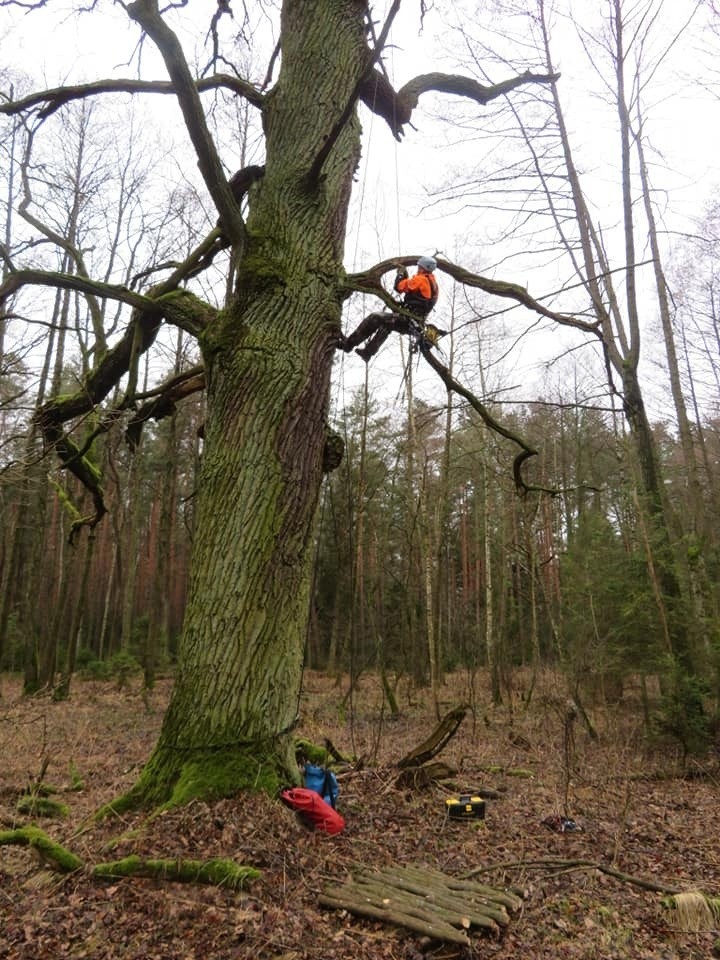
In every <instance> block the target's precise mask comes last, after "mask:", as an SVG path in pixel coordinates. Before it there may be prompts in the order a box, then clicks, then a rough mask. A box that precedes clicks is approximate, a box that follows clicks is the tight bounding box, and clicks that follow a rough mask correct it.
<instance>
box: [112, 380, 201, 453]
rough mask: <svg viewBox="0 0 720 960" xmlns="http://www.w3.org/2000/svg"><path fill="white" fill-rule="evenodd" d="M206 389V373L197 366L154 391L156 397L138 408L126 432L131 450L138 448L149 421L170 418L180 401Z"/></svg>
mask: <svg viewBox="0 0 720 960" xmlns="http://www.w3.org/2000/svg"><path fill="white" fill-rule="evenodd" d="M204 389H205V371H204V369H203V368H202V367H199V366H197V367H193V368H192V369H191V370H185V371H184V372H183V373H180V374H178V375H177V376H176V377H173V378H172V379H171V380H168V381H166V383H164V384H162V386H160V387H158V389H157V390H155V391H153V394H154V396H153V397H152V398H151V399H149V400H148V402H147V403H144V404H143V405H142V406H141V407H139V408H138V410H137V412H136V414H135V416H134V417H133V418H132V420H131V421H130V423H129V424H128V425H127V428H126V430H125V439H126V440H127V443H128V446H129V447H130V449H131V450H135V449H136V448H137V446H138V444H139V443H140V435H141V433H142V428H143V425H144V424H145V423H147V421H148V420H156V421H157V420H162V419H163V418H164V417H169V416H170V415H171V414H173V413H174V412H175V409H176V407H177V404H178V403H179V401H181V400H184V399H185V398H186V397H189V396H191V395H192V394H193V393H198V392H199V391H200V390H204Z"/></svg>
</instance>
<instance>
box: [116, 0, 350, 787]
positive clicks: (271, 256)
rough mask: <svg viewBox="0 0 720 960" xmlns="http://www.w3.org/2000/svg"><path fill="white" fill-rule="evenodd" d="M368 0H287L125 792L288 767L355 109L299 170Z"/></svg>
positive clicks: (314, 144)
mask: <svg viewBox="0 0 720 960" xmlns="http://www.w3.org/2000/svg"><path fill="white" fill-rule="evenodd" d="M363 7H364V4H361V3H357V2H354V0H333V2H331V3H328V2H327V0H303V2H299V0H294V2H286V3H285V5H284V11H283V24H282V29H283V62H282V68H281V72H280V76H279V78H278V82H277V84H276V87H275V89H274V90H273V92H272V94H270V95H268V100H267V103H266V107H265V110H264V125H265V133H266V137H267V156H266V164H265V176H264V178H263V180H262V181H261V183H260V184H258V186H257V187H256V188H255V193H254V194H253V196H252V197H251V206H250V214H249V218H248V223H247V240H246V244H245V247H244V249H243V250H242V251H241V254H240V258H239V267H238V288H237V289H238V295H237V298H236V299H235V300H234V302H232V303H231V304H230V305H229V306H228V307H227V309H226V310H225V311H224V313H222V314H221V315H220V318H219V323H218V325H217V326H216V327H215V328H213V329H209V330H208V331H207V335H206V337H205V339H204V342H203V352H204V357H205V362H206V368H207V420H206V427H205V448H204V453H203V463H202V469H201V478H200V489H199V495H198V507H197V509H198V513H197V522H196V525H195V530H196V536H195V542H194V553H193V571H192V577H191V585H190V595H189V601H188V608H187V614H186V619H185V626H184V632H183V637H182V640H181V656H180V666H179V670H178V675H177V678H176V681H175V686H174V690H173V695H172V700H171V703H170V706H169V709H168V712H167V714H166V717H165V721H164V725H163V729H162V732H161V735H160V739H159V742H158V744H157V747H156V750H155V753H154V755H153V756H152V757H151V759H150V761H149V763H148V765H147V767H146V768H145V770H144V771H143V774H142V776H141V779H140V781H139V783H138V784H137V786H136V788H135V789H134V790H133V792H132V794H131V795H130V796H129V797H128V798H126V801H134V800H140V801H145V802H162V801H166V800H170V801H171V802H182V801H184V800H187V799H189V798H190V797H191V796H213V795H215V796H217V795H227V794H230V793H232V792H235V791H237V790H238V789H240V788H241V787H247V786H250V787H266V788H268V789H272V788H274V786H275V785H276V784H277V782H278V778H283V779H287V778H289V777H292V776H295V777H296V776H297V770H296V768H295V766H294V759H293V757H292V750H291V747H292V744H291V739H290V736H289V731H290V730H291V728H292V726H293V723H294V721H295V714H296V710H297V705H298V699H299V692H300V681H301V670H302V658H303V649H304V643H305V634H306V624H307V616H308V609H309V586H310V574H311V562H312V535H313V527H314V521H315V514H316V507H317V502H318V495H319V489H320V483H321V479H322V461H323V447H324V444H325V439H326V411H327V404H328V397H329V382H330V370H331V366H332V358H333V351H334V344H335V340H336V337H337V335H338V333H339V329H340V326H339V325H340V310H341V304H342V293H341V292H340V282H339V281H340V279H341V272H342V254H343V246H342V243H343V237H344V231H345V221H346V213H347V206H348V201H349V195H350V186H351V180H352V175H353V172H354V170H355V167H356V165H357V160H358V155H359V143H360V138H359V126H358V123H357V121H356V120H355V119H352V120H351V121H350V122H349V123H348V124H347V125H346V126H345V128H344V130H343V132H342V133H341V135H340V136H339V137H338V139H337V141H336V143H335V145H334V147H333V149H332V150H331V152H330V154H329V157H328V158H327V160H326V162H325V164H324V166H323V168H322V170H321V172H320V176H319V178H318V179H317V180H316V181H314V182H313V181H311V180H309V179H308V171H309V170H310V169H311V166H312V163H313V160H314V158H315V157H316V155H317V153H318V151H319V150H320V148H321V147H322V145H323V142H324V140H325V139H326V138H327V136H328V134H329V133H330V130H331V129H332V126H333V124H334V123H335V121H336V120H337V119H338V117H339V116H340V115H341V113H342V111H343V109H344V108H345V107H346V105H347V103H348V101H349V99H350V98H351V95H352V91H353V88H354V85H355V82H356V80H357V77H358V75H359V74H360V72H361V70H362V68H363V66H364V64H365V62H366V57H367V48H366V46H365V37H364V30H363V22H362V12H363ZM328 50H332V56H328V55H327V51H328ZM244 505H252V509H248V510H244V509H243V506H244ZM228 584H230V585H231V587H230V588H229V589H228V586H227V585H228Z"/></svg>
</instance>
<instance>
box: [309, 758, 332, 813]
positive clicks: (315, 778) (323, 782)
mask: <svg viewBox="0 0 720 960" xmlns="http://www.w3.org/2000/svg"><path fill="white" fill-rule="evenodd" d="M305 786H306V787H307V788H308V790H314V791H315V793H319V794H320V796H321V797H322V798H323V800H324V801H325V803H329V804H330V806H331V807H332V808H333V809H335V804H336V803H337V798H338V794H339V793H340V787H339V786H338V782H337V777H336V776H335V774H334V773H333V772H332V770H326V769H325V767H316V766H313V764H311V763H306V764H305Z"/></svg>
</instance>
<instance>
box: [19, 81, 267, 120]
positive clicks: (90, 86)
mask: <svg viewBox="0 0 720 960" xmlns="http://www.w3.org/2000/svg"><path fill="white" fill-rule="evenodd" d="M195 88H196V90H197V91H198V93H204V92H206V91H208V90H219V89H226V90H230V91H232V92H233V93H237V94H238V95H239V96H241V97H244V98H245V99H246V100H247V101H248V103H251V104H252V105H253V106H254V107H258V108H260V109H261V108H262V106H263V103H264V99H265V98H264V96H263V94H262V93H260V91H259V90H257V89H256V88H255V87H254V86H252V84H250V83H248V82H247V80H241V79H240V78H239V77H233V76H230V75H229V74H226V73H216V74H214V75H213V76H212V77H204V78H203V79H201V80H196V81H195ZM176 92H177V91H176V89H175V84H174V83H171V82H170V81H168V80H132V79H118V80H96V81H94V82H93V83H75V84H69V85H68V86H66V87H52V88H50V89H49V90H38V91H36V92H35V93H30V94H28V95H27V96H26V97H21V98H20V99H19V100H7V101H5V102H4V103H2V102H0V114H6V115H7V116H14V115H18V114H21V113H27V112H29V111H32V110H35V109H37V108H40V109H39V110H38V113H37V115H38V117H40V118H41V119H44V118H45V117H49V116H50V115H51V114H53V113H55V111H56V110H59V109H60V107H62V106H64V105H65V104H66V103H70V102H71V101H72V100H84V99H85V98H87V97H95V96H99V95H100V94H103V93H128V94H131V95H135V94H138V93H159V94H165V95H168V94H175V93H176Z"/></svg>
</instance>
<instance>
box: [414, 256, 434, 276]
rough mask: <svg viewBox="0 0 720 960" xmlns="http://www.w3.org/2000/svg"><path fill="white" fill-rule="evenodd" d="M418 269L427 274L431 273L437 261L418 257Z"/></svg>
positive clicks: (432, 258) (431, 258)
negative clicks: (420, 268) (425, 271)
mask: <svg viewBox="0 0 720 960" xmlns="http://www.w3.org/2000/svg"><path fill="white" fill-rule="evenodd" d="M417 265H418V266H419V267H422V268H423V270H427V272H428V273H432V272H433V270H434V269H435V268H436V267H437V260H436V259H435V257H420V259H419V260H418V262H417Z"/></svg>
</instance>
